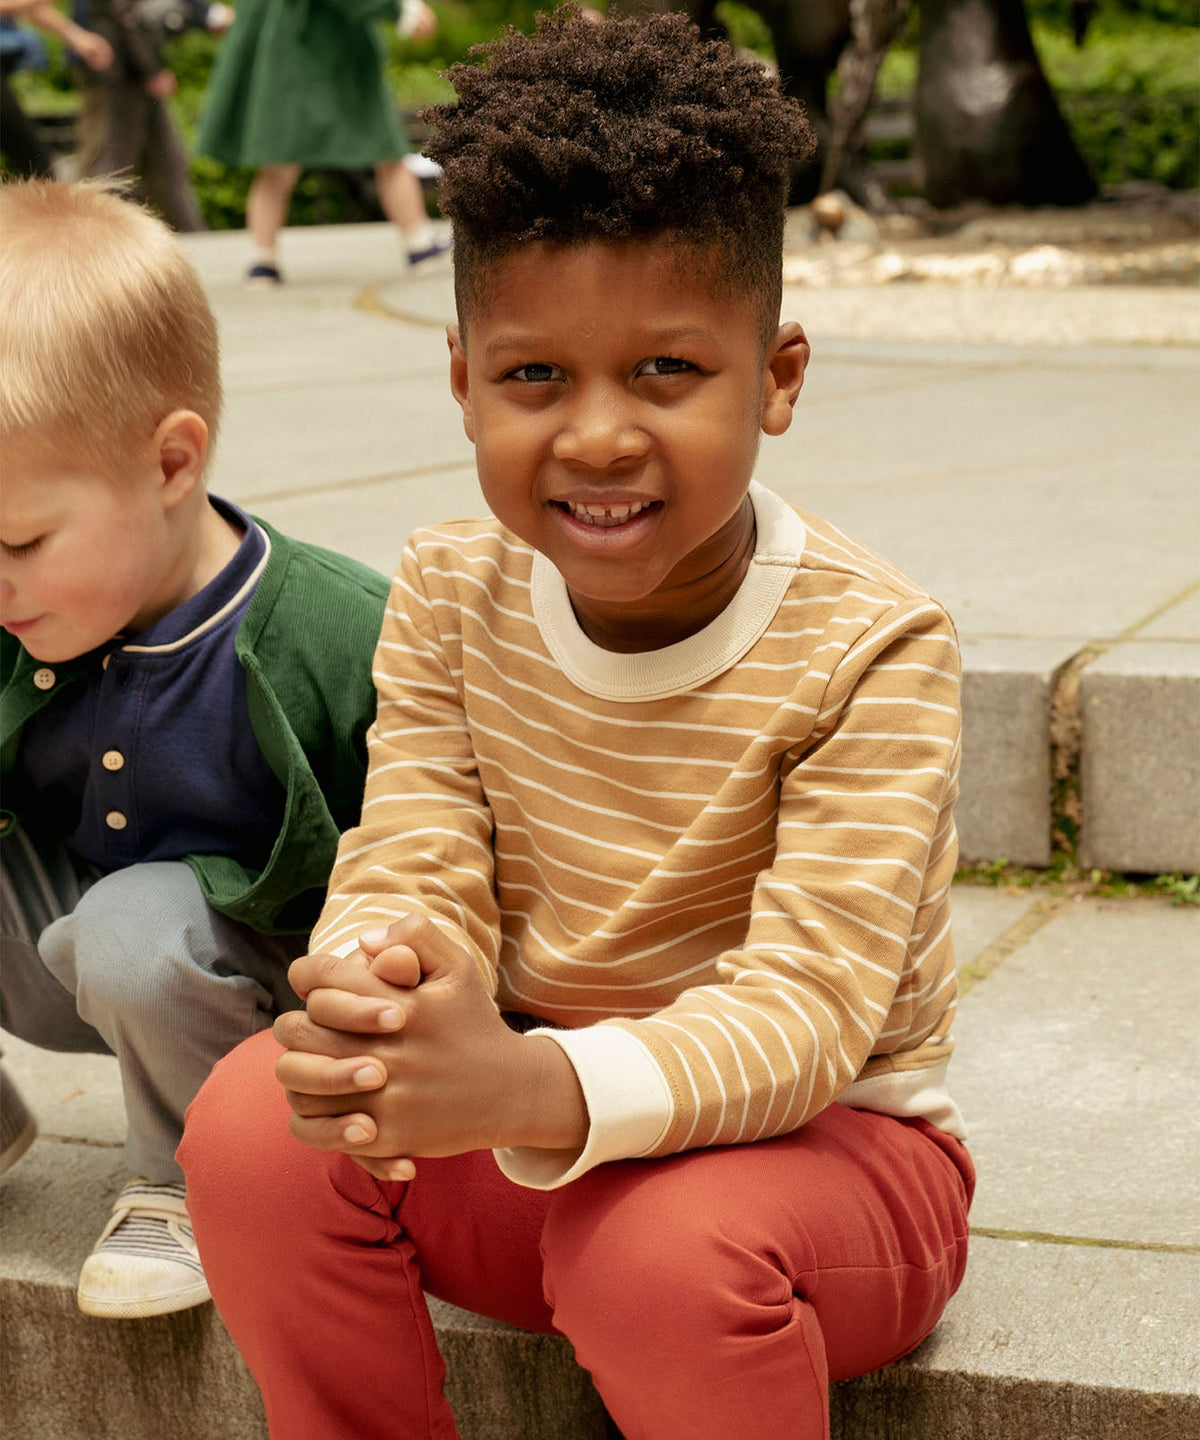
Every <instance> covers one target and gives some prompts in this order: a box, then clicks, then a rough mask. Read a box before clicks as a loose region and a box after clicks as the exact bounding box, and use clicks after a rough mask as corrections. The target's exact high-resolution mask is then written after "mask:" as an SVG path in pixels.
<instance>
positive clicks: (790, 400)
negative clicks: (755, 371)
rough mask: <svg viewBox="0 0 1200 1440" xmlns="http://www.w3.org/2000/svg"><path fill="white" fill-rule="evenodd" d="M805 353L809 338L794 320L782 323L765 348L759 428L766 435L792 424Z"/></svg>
mask: <svg viewBox="0 0 1200 1440" xmlns="http://www.w3.org/2000/svg"><path fill="white" fill-rule="evenodd" d="M808 356H809V345H808V340H807V338H806V336H805V334H804V331H803V330H802V329H801V328H800V326H799V325H798V324H797V323H796V322H795V321H794V320H789V321H788V322H787V324H786V325H781V326H780V327H779V331H778V333H777V334H776V336H775V338H774V340H772V341H771V344H770V346H769V347H768V349H767V360H766V369H765V372H764V375H763V412H762V428H763V431H764V432H765V433H766V434H767V435H782V434H783V432H784V431H785V430H786V429H787V428H788V426H789V425H790V424H791V423H792V407H793V406H794V405H795V403H796V397H797V396H798V395H799V394H800V387H801V386H802V385H803V384H804V370H805V367H806V366H807V365H808Z"/></svg>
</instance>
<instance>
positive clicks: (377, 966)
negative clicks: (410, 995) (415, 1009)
mask: <svg viewBox="0 0 1200 1440" xmlns="http://www.w3.org/2000/svg"><path fill="white" fill-rule="evenodd" d="M371 974H372V975H376V976H378V977H379V978H380V979H381V980H386V981H387V982H388V983H389V984H390V985H397V986H400V985H403V986H407V987H408V988H410V989H415V988H416V987H417V986H418V985H419V984H420V983H421V961H420V958H419V956H418V955H417V952H416V951H415V950H414V949H413V948H412V946H411V945H387V946H385V947H384V948H383V949H382V950H380V951H379V952H378V954H377V955H376V956H375V958H374V959H373V960H372V961H371Z"/></svg>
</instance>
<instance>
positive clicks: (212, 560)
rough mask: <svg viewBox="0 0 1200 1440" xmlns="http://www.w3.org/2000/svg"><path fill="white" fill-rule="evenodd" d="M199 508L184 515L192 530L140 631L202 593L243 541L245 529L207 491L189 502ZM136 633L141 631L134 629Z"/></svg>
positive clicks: (144, 617) (185, 521) (181, 517)
mask: <svg viewBox="0 0 1200 1440" xmlns="http://www.w3.org/2000/svg"><path fill="white" fill-rule="evenodd" d="M186 503H187V504H188V505H189V506H192V505H194V506H195V509H194V510H193V513H192V514H191V515H190V516H185V515H182V514H181V515H180V516H179V517H178V518H179V520H180V521H181V522H183V523H185V524H187V525H188V526H190V527H191V533H190V534H189V535H188V536H187V538H186V540H185V541H184V543H183V545H182V546H181V547H180V551H179V556H178V562H177V564H176V566H175V568H174V571H173V573H172V575H171V577H170V578H169V581H168V585H167V586H166V588H165V589H164V592H163V598H162V600H161V601H160V603H159V604H157V605H156V606H154V607H153V611H152V613H149V614H147V615H144V616H143V617H141V624H139V626H138V631H141V630H144V629H146V628H148V627H149V626H150V625H153V624H155V623H156V622H157V621H159V620H161V619H162V618H163V616H165V615H169V614H170V613H171V611H172V610H177V609H178V608H179V606H180V605H183V604H184V603H185V602H186V601H188V600H190V599H191V598H192V596H193V595H198V594H199V593H200V591H201V590H203V589H204V587H205V586H206V585H208V584H210V583H211V582H212V581H213V580H215V579H216V578H217V576H218V575H219V574H220V573H221V571H222V570H224V568H225V567H226V565H228V564H229V562H230V561H231V560H232V559H233V557H234V556H235V555H236V554H237V551H238V547H239V545H241V543H242V530H241V528H240V527H239V526H238V525H237V524H236V523H235V522H234V521H233V520H231V519H226V517H225V516H224V515H223V514H222V513H221V512H220V511H219V510H218V509H217V508H216V506H215V505H213V504H212V502H211V501H210V500H209V498H208V495H207V494H206V493H204V492H203V491H200V492H198V493H197V494H196V495H194V496H192V497H189V499H188V501H187V502H186ZM132 633H137V632H136V631H135V632H132Z"/></svg>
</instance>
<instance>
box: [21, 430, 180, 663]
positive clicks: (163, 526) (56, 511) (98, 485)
mask: <svg viewBox="0 0 1200 1440" xmlns="http://www.w3.org/2000/svg"><path fill="white" fill-rule="evenodd" d="M164 492H165V487H164V484H163V475H162V470H161V468H160V466H159V465H158V464H157V463H155V459H154V452H153V451H152V448H151V447H147V448H146V451H145V453H144V454H143V455H140V456H135V457H134V458H133V459H132V460H131V463H130V464H129V466H128V469H127V470H126V472H125V473H124V474H122V476H121V477H120V479H114V478H112V477H109V476H106V475H103V474H101V473H99V472H98V471H97V470H96V469H94V468H93V467H91V466H90V465H89V464H88V463H87V462H79V461H77V460H68V459H66V458H64V457H63V456H61V455H56V454H54V452H53V451H52V450H51V449H49V448H48V447H45V446H38V445H33V444H30V443H28V442H26V441H24V440H20V439H17V440H13V441H10V442H8V443H7V444H6V445H5V447H4V484H3V487H2V489H0V624H2V625H3V626H4V628H5V629H6V630H8V631H10V632H11V633H12V634H14V635H16V636H17V637H18V638H19V639H20V641H21V643H22V644H23V645H24V646H25V648H26V650H28V651H29V653H30V654H31V655H33V656H34V657H35V658H36V659H38V660H44V661H46V662H48V663H54V662H58V663H61V662H63V661H65V660H71V659H74V658H75V657H76V656H77V655H83V654H86V653H87V651H89V650H94V649H95V648H96V647H97V646H98V645H102V644H103V643H104V642H105V641H106V640H110V639H112V637H113V636H114V635H117V634H119V633H121V632H122V631H135V630H139V629H142V628H144V627H145V626H146V625H148V624H149V623H151V621H153V620H155V619H157V618H158V617H159V616H160V615H163V614H165V613H166V612H167V610H169V609H171V608H172V606H173V604H174V599H173V596H174V593H175V583H176V579H175V577H176V567H177V563H178V556H177V547H176V545H175V543H174V539H173V536H172V535H171V533H170V530H169V526H168V524H167V512H168V510H169V508H170V507H169V505H168V504H166V503H164Z"/></svg>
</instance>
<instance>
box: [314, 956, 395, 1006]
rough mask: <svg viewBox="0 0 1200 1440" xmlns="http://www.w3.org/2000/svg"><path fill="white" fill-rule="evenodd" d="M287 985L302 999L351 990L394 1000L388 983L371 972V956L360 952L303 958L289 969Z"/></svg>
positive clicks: (360, 993) (353, 992) (379, 998)
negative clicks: (317, 992)
mask: <svg viewBox="0 0 1200 1440" xmlns="http://www.w3.org/2000/svg"><path fill="white" fill-rule="evenodd" d="M288 982H289V983H290V985H291V987H292V989H293V990H294V991H295V992H296V994H297V995H299V997H300V998H301V1000H307V999H308V996H309V994H310V992H311V991H313V990H321V989H328V990H349V991H350V992H351V993H352V994H355V995H365V996H373V997H374V998H376V999H378V1000H389V999H391V998H392V991H391V989H390V988H389V986H388V983H387V981H386V980H383V979H380V978H379V977H378V976H376V975H373V974H372V973H371V962H370V957H369V956H367V955H365V954H364V953H363V952H362V951H361V950H355V951H352V952H351V953H350V954H349V955H325V954H321V953H316V954H312V955H301V956H300V957H299V959H296V960H293V961H292V963H291V965H290V966H289V967H288Z"/></svg>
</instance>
